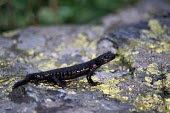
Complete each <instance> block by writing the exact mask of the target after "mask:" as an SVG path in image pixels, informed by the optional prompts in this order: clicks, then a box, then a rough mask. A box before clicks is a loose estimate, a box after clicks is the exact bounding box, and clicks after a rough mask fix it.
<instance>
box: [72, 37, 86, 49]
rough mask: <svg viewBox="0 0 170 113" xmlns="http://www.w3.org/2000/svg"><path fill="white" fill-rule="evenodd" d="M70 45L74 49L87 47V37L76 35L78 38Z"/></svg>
mask: <svg viewBox="0 0 170 113" xmlns="http://www.w3.org/2000/svg"><path fill="white" fill-rule="evenodd" d="M72 45H73V46H76V47H87V45H88V41H87V36H85V35H83V34H78V38H76V39H75V41H74V43H73V44H72Z"/></svg>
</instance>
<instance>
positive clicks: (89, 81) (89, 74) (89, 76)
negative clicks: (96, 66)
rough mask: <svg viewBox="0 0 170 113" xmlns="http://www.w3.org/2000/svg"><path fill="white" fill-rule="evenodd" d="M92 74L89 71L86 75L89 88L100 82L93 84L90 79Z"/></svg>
mask: <svg viewBox="0 0 170 113" xmlns="http://www.w3.org/2000/svg"><path fill="white" fill-rule="evenodd" d="M92 74H93V72H92V71H90V72H89V73H88V75H87V81H88V83H89V84H90V85H91V86H97V85H99V84H100V82H94V81H93V80H92V79H91V76H92Z"/></svg>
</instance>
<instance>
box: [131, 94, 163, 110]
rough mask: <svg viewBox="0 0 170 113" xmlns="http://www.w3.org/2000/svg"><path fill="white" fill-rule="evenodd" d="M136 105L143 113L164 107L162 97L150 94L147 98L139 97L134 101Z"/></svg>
mask: <svg viewBox="0 0 170 113" xmlns="http://www.w3.org/2000/svg"><path fill="white" fill-rule="evenodd" d="M134 105H135V106H137V107H138V109H139V110H141V111H147V110H152V109H156V108H159V107H160V106H162V105H163V101H162V99H161V96H159V95H156V94H153V95H152V94H149V93H148V94H146V95H145V96H141V95H138V97H137V98H136V99H135V100H134Z"/></svg>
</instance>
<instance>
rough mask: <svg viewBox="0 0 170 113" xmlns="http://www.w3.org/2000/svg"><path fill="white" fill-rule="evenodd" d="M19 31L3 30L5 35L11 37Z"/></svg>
mask: <svg viewBox="0 0 170 113" xmlns="http://www.w3.org/2000/svg"><path fill="white" fill-rule="evenodd" d="M18 32H19V31H18V30H13V31H12V30H11V31H7V32H3V33H2V35H3V36H4V37H7V38H10V37H12V36H14V35H16V34H17V33H18Z"/></svg>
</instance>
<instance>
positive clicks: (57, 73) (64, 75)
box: [13, 51, 116, 89]
mask: <svg viewBox="0 0 170 113" xmlns="http://www.w3.org/2000/svg"><path fill="white" fill-rule="evenodd" d="M115 56H116V54H113V53H111V52H110V51H109V52H107V53H104V54H102V55H100V56H98V57H97V58H95V59H92V60H90V61H88V62H85V63H82V64H77V65H74V66H71V67H65V68H59V69H54V70H49V71H45V72H39V73H32V74H28V75H26V77H25V78H24V79H23V80H21V81H18V82H16V83H15V84H14V86H13V89H15V88H17V87H19V86H21V85H24V84H27V83H28V82H30V81H33V80H35V81H41V80H46V81H49V82H53V83H54V84H57V85H58V86H60V87H62V88H64V87H66V82H64V80H69V79H74V78H77V77H80V76H83V75H87V80H88V83H89V84H90V85H92V86H95V85H97V84H98V82H94V81H93V80H92V79H91V76H92V74H93V73H94V71H95V70H96V69H97V68H99V67H100V66H101V65H103V64H105V63H107V62H109V61H111V60H113V59H114V58H115Z"/></svg>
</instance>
